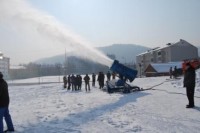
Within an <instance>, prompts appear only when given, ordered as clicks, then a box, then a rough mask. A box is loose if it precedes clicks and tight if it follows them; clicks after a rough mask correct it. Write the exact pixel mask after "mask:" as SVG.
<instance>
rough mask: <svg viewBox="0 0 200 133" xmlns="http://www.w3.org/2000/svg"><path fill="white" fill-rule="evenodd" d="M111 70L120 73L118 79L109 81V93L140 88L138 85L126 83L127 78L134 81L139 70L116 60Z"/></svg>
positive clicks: (125, 91)
mask: <svg viewBox="0 0 200 133" xmlns="http://www.w3.org/2000/svg"><path fill="white" fill-rule="evenodd" d="M110 70H111V71H112V72H113V73H116V74H118V77H119V79H118V80H111V81H107V91H108V93H113V92H120V91H122V92H123V93H130V92H131V91H136V90H140V88H139V87H138V86H132V85H130V84H128V83H126V81H127V80H129V81H130V82H132V81H133V80H134V79H135V78H136V76H137V70H133V69H131V68H129V67H127V66H124V65H123V64H121V63H119V61H117V60H114V62H113V64H112V66H111V67H110Z"/></svg>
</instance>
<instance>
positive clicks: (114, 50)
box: [35, 44, 150, 64]
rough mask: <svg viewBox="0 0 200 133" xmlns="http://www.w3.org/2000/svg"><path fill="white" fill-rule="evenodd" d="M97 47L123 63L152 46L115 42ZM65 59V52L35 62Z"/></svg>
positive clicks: (47, 62) (52, 61) (132, 60)
mask: <svg viewBox="0 0 200 133" xmlns="http://www.w3.org/2000/svg"><path fill="white" fill-rule="evenodd" d="M97 49H99V50H100V51H102V52H103V53H105V54H109V55H110V54H113V55H115V57H116V59H117V60H119V61H120V62H122V63H124V62H126V63H133V62H135V60H136V59H135V58H136V55H138V54H140V53H142V52H145V51H146V50H148V49H150V48H148V47H144V46H140V45H134V44H113V45H111V46H105V47H97ZM69 55H70V54H69ZM69 55H67V56H69ZM64 60H65V55H64V54H63V55H57V56H53V57H49V58H43V59H40V60H37V61H35V62H37V63H41V64H55V63H61V64H63V62H64Z"/></svg>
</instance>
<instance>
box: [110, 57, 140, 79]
mask: <svg viewBox="0 0 200 133" xmlns="http://www.w3.org/2000/svg"><path fill="white" fill-rule="evenodd" d="M110 70H111V71H113V72H115V73H118V74H119V76H120V78H121V79H124V78H125V79H129V81H130V82H132V81H133V80H134V79H135V78H136V76H137V70H133V69H131V68H128V67H126V66H124V65H123V64H121V63H119V61H118V60H114V62H113V64H112V66H111V67H110Z"/></svg>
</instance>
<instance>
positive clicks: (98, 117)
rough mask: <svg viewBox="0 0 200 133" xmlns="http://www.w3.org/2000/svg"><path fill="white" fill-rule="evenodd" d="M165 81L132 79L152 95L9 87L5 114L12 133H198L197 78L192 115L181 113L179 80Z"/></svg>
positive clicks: (189, 111)
mask: <svg viewBox="0 0 200 133" xmlns="http://www.w3.org/2000/svg"><path fill="white" fill-rule="evenodd" d="M167 78H168V77H152V78H137V79H135V80H134V82H133V83H132V84H134V85H137V86H140V87H142V88H143V89H147V88H151V87H153V89H152V90H146V91H140V92H134V93H130V94H120V93H114V94H108V93H106V92H104V91H102V90H100V89H99V88H98V85H97V83H96V87H94V88H92V89H91V92H85V89H84V84H83V86H82V90H81V91H77V92H72V91H67V90H65V89H63V84H62V83H47V84H29V85H25V84H24V85H23V84H21V85H16V84H14V85H11V84H13V83H37V82H38V80H40V82H41V81H42V78H41V79H39V78H35V79H26V80H18V81H9V84H10V85H9V92H10V99H11V103H10V113H11V116H12V119H13V123H14V126H15V129H16V133H133V132H141V133H199V131H200V84H199V76H198V73H197V85H196V92H195V106H196V107H195V108H193V109H186V108H185V106H186V104H188V100H187V97H186V95H185V88H183V87H182V86H183V85H182V79H179V80H167ZM44 79H49V80H48V81H46V82H58V80H59V78H58V77H45V78H44V77H43V80H44ZM50 79H51V80H50ZM4 126H5V124H4ZM5 128H6V127H5Z"/></svg>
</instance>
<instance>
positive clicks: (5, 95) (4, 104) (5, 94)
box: [0, 79, 10, 107]
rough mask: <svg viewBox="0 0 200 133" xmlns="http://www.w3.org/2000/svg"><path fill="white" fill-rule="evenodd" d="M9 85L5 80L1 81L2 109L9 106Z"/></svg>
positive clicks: (0, 102)
mask: <svg viewBox="0 0 200 133" xmlns="http://www.w3.org/2000/svg"><path fill="white" fill-rule="evenodd" d="M9 101H10V100H9V94H8V85H7V83H6V81H5V80H4V79H0V107H8V105H9Z"/></svg>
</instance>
